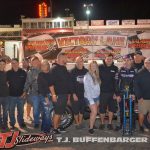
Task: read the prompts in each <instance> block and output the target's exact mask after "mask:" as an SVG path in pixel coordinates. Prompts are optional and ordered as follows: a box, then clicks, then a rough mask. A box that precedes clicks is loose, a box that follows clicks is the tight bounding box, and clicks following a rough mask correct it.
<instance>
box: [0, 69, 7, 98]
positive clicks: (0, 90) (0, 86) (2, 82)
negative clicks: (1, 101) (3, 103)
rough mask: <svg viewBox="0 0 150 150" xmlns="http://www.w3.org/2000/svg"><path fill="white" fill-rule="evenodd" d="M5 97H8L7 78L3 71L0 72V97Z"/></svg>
mask: <svg viewBox="0 0 150 150" xmlns="http://www.w3.org/2000/svg"><path fill="white" fill-rule="evenodd" d="M6 96H9V89H8V85H7V76H6V73H5V72H4V71H0V97H6Z"/></svg>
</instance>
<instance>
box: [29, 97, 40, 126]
mask: <svg viewBox="0 0 150 150" xmlns="http://www.w3.org/2000/svg"><path fill="white" fill-rule="evenodd" d="M30 98H31V102H32V106H33V118H34V124H35V125H39V116H40V97H39V96H38V95H36V96H30Z"/></svg>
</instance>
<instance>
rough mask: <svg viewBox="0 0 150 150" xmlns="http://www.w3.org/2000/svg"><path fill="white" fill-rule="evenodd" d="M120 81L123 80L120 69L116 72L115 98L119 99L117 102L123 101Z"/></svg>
mask: <svg viewBox="0 0 150 150" xmlns="http://www.w3.org/2000/svg"><path fill="white" fill-rule="evenodd" d="M120 82H121V78H120V71H119V70H118V72H116V74H115V99H116V100H117V102H120V101H121V97H120Z"/></svg>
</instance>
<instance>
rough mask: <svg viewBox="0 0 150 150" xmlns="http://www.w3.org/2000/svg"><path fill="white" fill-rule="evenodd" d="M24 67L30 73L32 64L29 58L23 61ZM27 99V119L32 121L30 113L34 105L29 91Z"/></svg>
mask: <svg viewBox="0 0 150 150" xmlns="http://www.w3.org/2000/svg"><path fill="white" fill-rule="evenodd" d="M22 69H23V70H24V71H25V72H26V73H28V71H29V70H30V64H29V59H27V58H25V59H23V61H22ZM26 100H27V105H26V113H27V120H29V121H32V118H31V116H30V113H31V107H32V105H31V104H32V103H31V100H30V96H29V93H27V95H26Z"/></svg>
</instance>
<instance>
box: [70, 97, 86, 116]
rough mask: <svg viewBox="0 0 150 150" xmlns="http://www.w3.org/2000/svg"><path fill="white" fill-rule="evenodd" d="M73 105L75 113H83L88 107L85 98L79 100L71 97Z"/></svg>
mask: <svg viewBox="0 0 150 150" xmlns="http://www.w3.org/2000/svg"><path fill="white" fill-rule="evenodd" d="M71 106H72V110H73V113H74V114H75V115H78V114H79V113H80V114H83V113H84V110H85V107H86V102H85V99H84V98H83V99H78V101H74V100H73V98H71Z"/></svg>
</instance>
